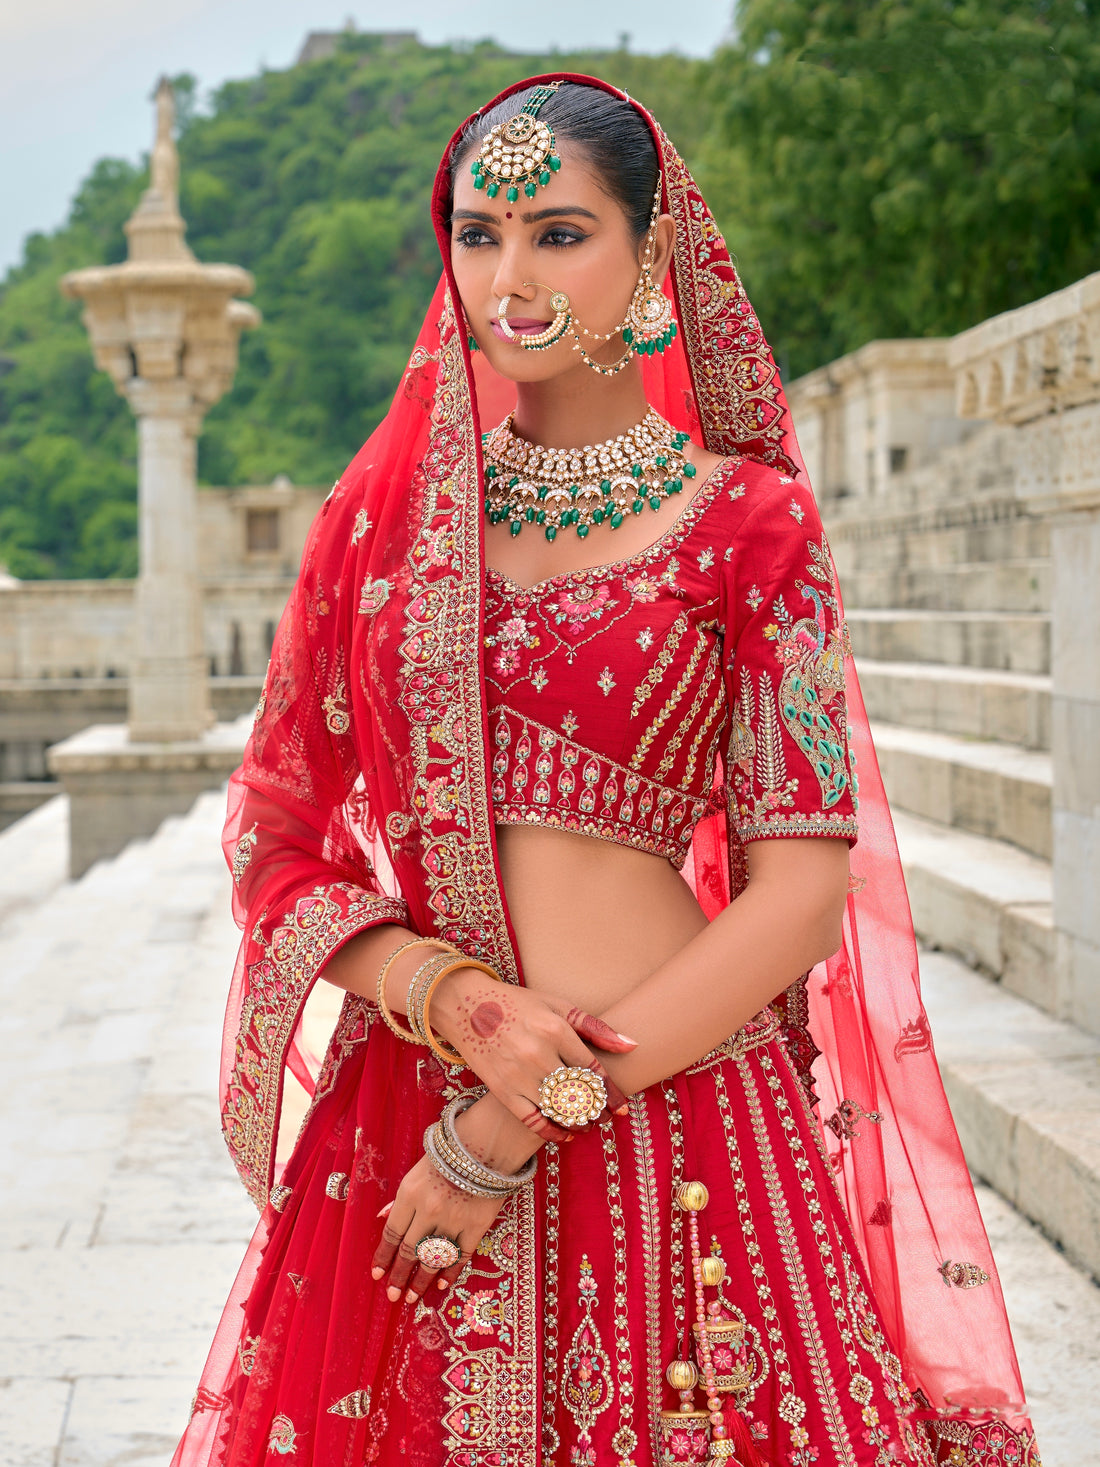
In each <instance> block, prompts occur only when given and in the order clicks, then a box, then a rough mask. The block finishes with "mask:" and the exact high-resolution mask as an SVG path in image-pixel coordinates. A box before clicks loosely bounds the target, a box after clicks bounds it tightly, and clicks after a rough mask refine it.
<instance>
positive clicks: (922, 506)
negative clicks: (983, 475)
mask: <svg viewBox="0 0 1100 1467" xmlns="http://www.w3.org/2000/svg"><path fill="white" fill-rule="evenodd" d="M922 490H923V492H922V493H921V495H920V499H919V502H918V499H917V496H916V495H915V494H913V493H912V492H910V493H908V494H906V493H905V492H904V490H903V489H899V490H898V491H897V492H895V493H894V494H892V495H891V496H884V497H883V499H882V500H881V501H880V502H879V503H878V504H876V505H875V506H874V507H873V508H867V502H866V501H863V505H862V507H861V508H860V509H859V510H850V511H849V512H848V513H847V514H845V513H844V512H843V502H841V506H840V507H839V508H840V511H841V512H840V513H833V514H830V513H829V511H828V509H826V511H825V518H826V523H827V526H828V533H829V540H830V544H831V545H832V548H833V551H834V555H835V557H836V561H837V567H838V571H839V574H840V580H841V586H842V588H843V591H844V597H845V607H846V613H847V618H848V624H849V627H850V630H851V636H852V645H853V649H854V651H855V654H856V664H857V667H858V670H859V674H860V681H861V686H862V689H863V694H864V698H865V701H866V704H867V710H868V714H869V716H870V718H871V723H872V729H873V733H874V737H875V744H876V748H877V751H878V757H879V762H880V765H881V768H882V774H883V780H884V783H885V785H886V789H887V794H888V796H889V798H890V802H891V808H892V810H893V814H894V821H895V828H896V831H897V838H898V846H899V849H900V852H901V856H902V861H903V864H904V867H905V874H906V881H907V884H908V888H909V897H910V903H911V906H912V911H913V921H914V925H915V927H916V930H917V935H918V938H919V939H920V942H921V945H922V949H923V951H922V975H923V982H924V988H925V998H926V1003H927V1007H928V1010H929V1013H930V1016H931V1019H932V1027H933V1034H934V1036H935V1038H936V1043H937V1053H938V1056H939V1059H940V1065H941V1070H942V1071H943V1074H944V1080H945V1084H946V1086H947V1090H948V1094H949V1096H950V1098H951V1102H952V1105H953V1107H954V1110H955V1115H956V1120H957V1122H958V1125H959V1130H960V1134H961V1135H962V1139H963V1144H964V1147H965V1149H966V1153H967V1156H968V1159H969V1160H970V1163H971V1166H972V1168H973V1169H974V1171H975V1172H976V1173H977V1174H978V1175H980V1176H981V1177H983V1178H984V1179H985V1180H987V1181H989V1182H990V1183H991V1184H992V1185H993V1186H994V1187H995V1188H996V1189H997V1190H998V1191H999V1192H1000V1193H1002V1195H1003V1196H1005V1197H1007V1198H1008V1199H1009V1200H1010V1201H1012V1202H1013V1203H1014V1204H1015V1205H1016V1206H1017V1207H1018V1208H1020V1210H1021V1211H1023V1212H1024V1213H1025V1214H1026V1215H1027V1216H1028V1217H1030V1218H1032V1219H1033V1220H1034V1221H1035V1222H1037V1223H1039V1224H1040V1225H1041V1226H1042V1227H1043V1228H1044V1230H1045V1231H1046V1232H1047V1233H1048V1234H1049V1235H1050V1236H1051V1237H1052V1238H1054V1239H1055V1240H1056V1241H1057V1242H1059V1243H1060V1244H1061V1245H1062V1246H1063V1247H1064V1248H1065V1249H1066V1251H1067V1252H1068V1253H1069V1254H1070V1256H1071V1257H1073V1258H1074V1259H1075V1260H1076V1261H1077V1262H1078V1263H1080V1264H1081V1265H1082V1266H1083V1267H1085V1268H1086V1269H1088V1270H1089V1271H1090V1272H1091V1273H1092V1274H1093V1275H1094V1276H1100V1038H1098V1037H1097V1036H1095V1035H1092V1034H1089V1033H1086V1032H1084V1031H1083V1030H1081V1029H1078V1028H1076V1027H1075V1026H1074V1025H1072V1024H1069V1023H1067V1022H1065V1021H1064V1017H1063V1015H1062V1014H1061V1013H1060V1012H1059V1001H1058V994H1057V991H1056V983H1055V972H1054V953H1055V949H1054V944H1055V929H1054V923H1053V918H1052V868H1051V848H1052V820H1051V803H1052V801H1051V795H1052V769H1051V757H1050V752H1049V751H1050V729H1051V691H1050V684H1051V680H1050V654H1051V637H1050V610H1049V608H1050V594H1051V566H1050V560H1049V544H1048V533H1049V532H1048V523H1047V521H1046V520H1045V519H1043V518H1042V517H1039V516H1034V515H1031V514H1028V513H1027V512H1026V510H1025V508H1024V507H1023V506H1022V505H1021V504H1020V503H1019V502H1018V501H1014V500H1012V499H1008V498H1003V497H1002V498H998V497H997V494H996V490H995V489H993V490H992V491H991V492H987V493H985V494H983V492H982V491H981V489H978V490H977V491H976V492H975V493H974V494H973V497H972V498H970V499H968V500H960V499H959V498H954V499H952V500H948V499H947V498H946V497H944V498H942V499H940V500H939V502H937V500H936V497H935V496H934V495H929V493H928V488H927V479H926V480H925V484H924V485H923V486H922ZM930 500H931V502H930Z"/></svg>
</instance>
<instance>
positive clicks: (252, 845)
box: [230, 825, 259, 886]
mask: <svg viewBox="0 0 1100 1467" xmlns="http://www.w3.org/2000/svg"><path fill="white" fill-rule="evenodd" d="M258 844H259V842H258V840H257V838H256V826H255V825H253V827H252V829H251V830H246V831H245V833H244V835H242V836H241V838H240V840H239V841H238V842H237V844H236V847H235V848H234V851H233V860H232V863H231V866H230V869H231V870H232V872H233V881H234V884H235V885H237V886H240V884H241V878H242V876H243V875H244V873H245V872H246V871H247V870H248V868H249V866H250V865H251V864H252V857H253V855H254V854H255V852H256V846H257V845H258Z"/></svg>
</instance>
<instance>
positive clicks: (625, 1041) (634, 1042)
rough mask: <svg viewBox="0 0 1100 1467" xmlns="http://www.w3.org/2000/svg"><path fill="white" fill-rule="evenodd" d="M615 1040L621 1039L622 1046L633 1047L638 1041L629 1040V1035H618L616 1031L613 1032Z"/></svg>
mask: <svg viewBox="0 0 1100 1467" xmlns="http://www.w3.org/2000/svg"><path fill="white" fill-rule="evenodd" d="M615 1038H616V1039H621V1040H622V1041H623V1043H624V1044H634V1045H636V1044H637V1043H638V1041H637V1040H636V1039H631V1037H630V1035H629V1034H620V1033H619V1031H618V1030H617V1029H616V1030H615Z"/></svg>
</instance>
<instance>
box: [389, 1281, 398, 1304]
mask: <svg viewBox="0 0 1100 1467" xmlns="http://www.w3.org/2000/svg"><path fill="white" fill-rule="evenodd" d="M400 1297H401V1290H400V1289H395V1288H394V1286H393V1284H391V1285H390V1286H389V1288H388V1289H387V1290H386V1298H387V1299H388V1300H389V1301H390V1303H391V1304H396V1303H397V1301H398V1299H400Z"/></svg>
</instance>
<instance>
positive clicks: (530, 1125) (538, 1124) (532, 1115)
mask: <svg viewBox="0 0 1100 1467" xmlns="http://www.w3.org/2000/svg"><path fill="white" fill-rule="evenodd" d="M524 1098H525V1099H526V1097H524ZM520 1120H521V1121H522V1122H523V1124H524V1125H525V1126H526V1127H527V1129H528V1130H529V1131H531V1132H533V1134H534V1135H536V1136H538V1137H539V1138H540V1139H541V1140H543V1141H555V1142H557V1143H558V1145H559V1146H560V1145H562V1144H563V1143H564V1142H566V1141H572V1139H573V1137H574V1136H575V1135H576V1134H577V1133H576V1131H567V1130H566V1129H565V1127H564V1126H559V1125H556V1124H555V1123H554V1122H553V1121H552V1120H550V1119H549V1117H548V1116H544V1115H543V1113H542V1111H541V1110H539V1108H538V1106H537V1105H534V1104H532V1105H531V1108H530V1110H529V1111H528V1112H527V1113H526V1115H521V1116H520Z"/></svg>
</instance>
